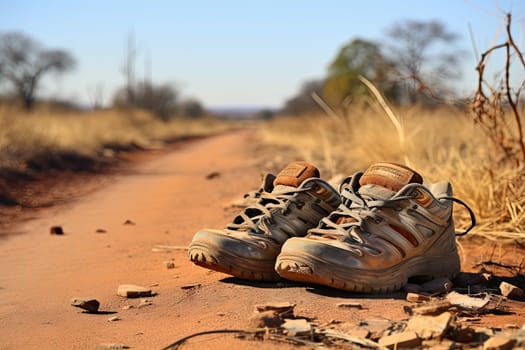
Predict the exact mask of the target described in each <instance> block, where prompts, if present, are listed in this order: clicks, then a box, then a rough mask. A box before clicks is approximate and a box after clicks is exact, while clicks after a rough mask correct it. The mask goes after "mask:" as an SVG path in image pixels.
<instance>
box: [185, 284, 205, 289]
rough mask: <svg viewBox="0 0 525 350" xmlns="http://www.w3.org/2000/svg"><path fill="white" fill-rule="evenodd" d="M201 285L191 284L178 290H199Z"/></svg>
mask: <svg viewBox="0 0 525 350" xmlns="http://www.w3.org/2000/svg"><path fill="white" fill-rule="evenodd" d="M201 286H202V285H201V284H200V283H192V284H185V285H183V286H181V287H180V289H184V290H188V289H196V288H200V287H201Z"/></svg>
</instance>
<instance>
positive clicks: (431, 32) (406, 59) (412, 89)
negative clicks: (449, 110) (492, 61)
mask: <svg viewBox="0 0 525 350" xmlns="http://www.w3.org/2000/svg"><path fill="white" fill-rule="evenodd" d="M387 36H388V37H389V39H391V40H390V45H389V49H390V52H391V56H392V57H391V59H392V60H393V61H394V62H395V63H396V66H397V73H398V80H399V82H401V83H403V84H404V85H405V87H406V89H407V93H408V98H409V100H410V102H411V103H415V102H417V100H418V97H419V96H421V95H422V94H426V95H430V96H431V97H438V96H440V95H443V94H444V93H446V92H448V89H447V87H446V86H447V84H446V81H447V80H449V79H453V78H457V77H459V70H457V69H455V67H458V66H459V65H458V60H459V56H460V55H459V54H458V51H457V50H456V49H455V48H453V47H451V45H452V44H453V43H454V42H455V41H456V40H457V39H458V36H457V34H455V33H452V32H449V31H448V30H447V29H446V28H445V26H444V24H443V23H441V22H439V21H429V22H424V21H416V20H407V21H405V22H402V23H397V24H395V25H393V26H392V27H390V28H389V29H388V30H387ZM440 45H441V46H440Z"/></svg>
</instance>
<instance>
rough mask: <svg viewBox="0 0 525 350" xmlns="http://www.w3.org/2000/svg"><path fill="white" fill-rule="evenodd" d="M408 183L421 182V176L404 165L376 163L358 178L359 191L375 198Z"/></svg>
mask: <svg viewBox="0 0 525 350" xmlns="http://www.w3.org/2000/svg"><path fill="white" fill-rule="evenodd" d="M410 183H418V184H422V183H423V178H422V177H421V175H419V174H418V173H417V172H415V171H414V170H412V169H410V168H409V167H406V166H404V165H400V164H395V163H376V164H373V165H371V166H370V167H369V168H368V169H367V170H366V171H365V173H364V174H363V175H362V176H361V178H360V179H359V185H360V188H359V193H360V194H361V195H365V196H368V197H372V198H376V199H386V198H390V197H392V196H393V195H394V194H395V193H396V192H398V191H399V190H400V189H401V188H403V187H404V186H406V185H408V184H410Z"/></svg>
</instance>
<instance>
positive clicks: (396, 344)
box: [378, 331, 421, 349]
mask: <svg viewBox="0 0 525 350" xmlns="http://www.w3.org/2000/svg"><path fill="white" fill-rule="evenodd" d="M378 343H379V345H381V346H384V347H387V348H389V349H400V348H414V347H416V346H419V345H421V339H420V338H419V337H418V336H417V334H416V332H413V331H407V332H403V333H395V334H392V335H387V336H386V337H382V338H381V339H379V341H378Z"/></svg>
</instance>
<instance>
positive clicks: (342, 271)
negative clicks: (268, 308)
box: [275, 252, 460, 294]
mask: <svg viewBox="0 0 525 350" xmlns="http://www.w3.org/2000/svg"><path fill="white" fill-rule="evenodd" d="M275 270H276V271H277V273H278V274H279V275H280V276H281V277H283V278H286V279H289V280H292V281H296V282H303V283H313V284H320V285H325V286H329V287H333V288H336V289H341V290H345V291H349V292H357V293H374V294H380V293H388V292H393V291H396V290H399V289H401V288H402V287H403V286H405V285H406V284H407V282H408V279H409V278H411V277H416V276H422V277H430V278H436V277H446V278H453V277H455V276H456V275H457V274H458V273H459V271H460V265H459V258H458V256H457V254H447V255H441V256H433V257H425V256H416V257H413V258H411V259H407V260H405V261H403V262H402V263H400V264H397V265H395V266H392V267H390V268H386V269H382V270H360V269H349V268H345V267H343V266H335V265H334V264H327V263H325V262H323V261H321V260H319V259H317V258H315V257H311V256H308V255H306V254H305V253H304V252H303V253H302V254H300V255H298V254H297V255H296V254H283V253H281V255H280V256H279V257H278V259H277V262H276V266H275Z"/></svg>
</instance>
